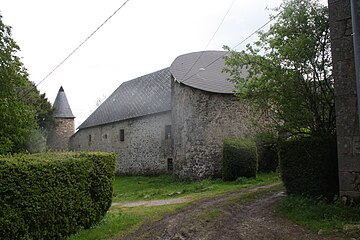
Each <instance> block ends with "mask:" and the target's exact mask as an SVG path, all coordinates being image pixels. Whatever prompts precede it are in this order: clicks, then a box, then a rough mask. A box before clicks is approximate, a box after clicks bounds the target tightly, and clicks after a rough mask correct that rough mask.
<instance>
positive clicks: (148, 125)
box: [71, 112, 172, 175]
mask: <svg viewBox="0 0 360 240" xmlns="http://www.w3.org/2000/svg"><path fill="white" fill-rule="evenodd" d="M166 125H171V114H170V112H164V113H159V114H153V115H148V116H143V117H139V118H134V119H130V120H125V121H120V122H116V123H111V124H106V125H101V126H97V127H92V128H85V129H81V130H79V131H78V132H77V133H76V134H75V135H74V136H73V137H72V139H71V148H72V149H73V150H75V151H103V152H115V153H116V154H117V157H116V158H117V164H116V172H117V174H122V175H123V174H126V175H138V174H141V175H153V174H161V173H167V172H168V159H172V138H169V139H165V126H166ZM120 129H124V141H120ZM90 136H91V137H90Z"/></svg>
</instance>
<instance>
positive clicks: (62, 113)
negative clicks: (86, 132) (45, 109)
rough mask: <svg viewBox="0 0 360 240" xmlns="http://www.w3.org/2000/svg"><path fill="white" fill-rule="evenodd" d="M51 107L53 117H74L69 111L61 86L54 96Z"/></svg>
mask: <svg viewBox="0 0 360 240" xmlns="http://www.w3.org/2000/svg"><path fill="white" fill-rule="evenodd" d="M53 108H54V112H53V116H54V117H55V118H75V116H74V114H73V113H72V111H71V108H70V105H69V102H68V100H67V98H66V95H65V91H64V88H63V87H60V89H59V92H58V94H57V96H56V98H55V102H54V105H53Z"/></svg>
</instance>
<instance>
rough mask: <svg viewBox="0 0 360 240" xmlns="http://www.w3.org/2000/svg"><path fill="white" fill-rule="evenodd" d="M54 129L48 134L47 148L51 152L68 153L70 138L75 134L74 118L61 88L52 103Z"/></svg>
mask: <svg viewBox="0 0 360 240" xmlns="http://www.w3.org/2000/svg"><path fill="white" fill-rule="evenodd" d="M53 108H54V112H53V116H54V120H55V125H54V129H52V131H50V132H49V136H48V139H47V146H48V147H49V148H50V149H51V150H58V151H68V150H69V141H70V137H71V136H72V135H73V134H74V133H75V121H74V119H75V116H74V115H73V113H72V111H71V108H70V105H69V102H68V100H67V98H66V95H65V91H64V89H63V87H60V89H59V92H58V94H57V96H56V98H55V102H54V106H53Z"/></svg>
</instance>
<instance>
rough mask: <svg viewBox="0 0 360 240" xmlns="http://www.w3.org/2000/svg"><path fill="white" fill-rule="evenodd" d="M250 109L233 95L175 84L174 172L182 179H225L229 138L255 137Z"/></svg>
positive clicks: (173, 91)
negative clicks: (224, 151) (224, 152)
mask: <svg viewBox="0 0 360 240" xmlns="http://www.w3.org/2000/svg"><path fill="white" fill-rule="evenodd" d="M250 113H251V112H250V108H249V107H248V106H246V105H244V104H241V103H240V102H239V101H238V100H237V99H236V97H235V96H233V95H232V94H216V93H210V92H205V91H202V90H198V89H194V88H191V87H188V86H185V85H183V84H179V83H175V82H174V81H173V82H172V121H173V132H174V134H173V135H174V172H175V174H176V175H177V176H178V177H179V178H181V179H187V180H198V179H204V178H207V177H221V171H222V165H221V164H222V148H223V141H224V138H226V137H231V136H237V137H242V138H247V137H251V136H252V135H253V134H254V129H253V128H252V124H251V121H250V118H251V114H250Z"/></svg>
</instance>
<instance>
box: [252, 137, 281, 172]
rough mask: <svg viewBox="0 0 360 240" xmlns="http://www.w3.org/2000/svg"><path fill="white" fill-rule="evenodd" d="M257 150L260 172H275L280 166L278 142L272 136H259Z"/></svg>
mask: <svg viewBox="0 0 360 240" xmlns="http://www.w3.org/2000/svg"><path fill="white" fill-rule="evenodd" d="M256 148H257V152H258V158H259V169H258V170H259V172H264V173H265V172H275V171H276V170H277V168H278V166H279V156H278V140H277V139H276V138H275V137H274V136H272V135H271V134H266V133H263V134H258V135H257V136H256Z"/></svg>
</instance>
